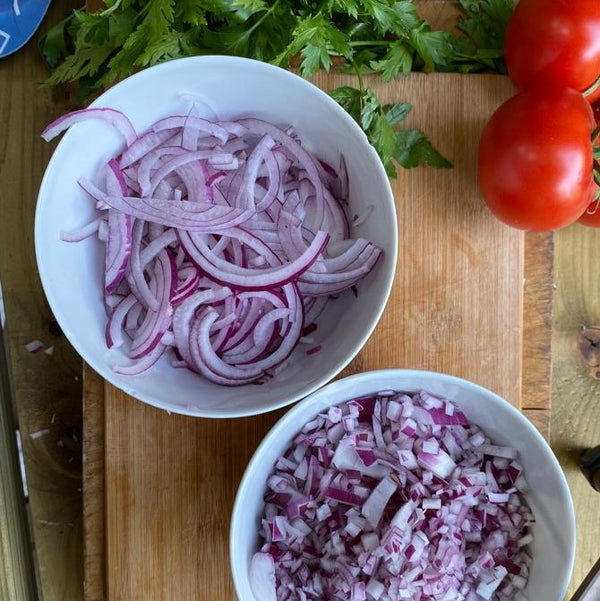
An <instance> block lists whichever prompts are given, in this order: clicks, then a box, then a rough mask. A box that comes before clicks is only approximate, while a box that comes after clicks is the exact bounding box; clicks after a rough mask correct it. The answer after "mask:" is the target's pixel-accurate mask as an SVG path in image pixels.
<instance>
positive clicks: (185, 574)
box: [84, 74, 552, 601]
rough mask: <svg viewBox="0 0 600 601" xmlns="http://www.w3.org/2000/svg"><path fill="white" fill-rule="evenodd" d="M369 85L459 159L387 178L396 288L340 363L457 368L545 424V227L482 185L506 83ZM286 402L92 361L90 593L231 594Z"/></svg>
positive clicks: (417, 80)
mask: <svg viewBox="0 0 600 601" xmlns="http://www.w3.org/2000/svg"><path fill="white" fill-rule="evenodd" d="M344 81H345V80H344V78H343V77H341V76H333V75H322V76H321V77H320V78H319V79H318V80H317V83H318V85H320V86H321V87H323V88H324V89H330V88H331V87H333V86H335V85H339V84H340V83H344ZM348 82H350V80H348ZM373 87H375V88H376V91H377V93H378V94H379V95H380V97H381V98H383V99H384V100H386V101H389V102H392V101H400V100H405V101H410V102H412V103H413V104H414V110H413V112H412V113H411V115H410V116H409V118H408V120H407V123H406V125H407V127H408V126H410V127H421V128H422V129H423V130H424V131H425V132H427V135H428V136H429V137H430V139H431V140H432V141H433V143H434V144H435V146H436V147H437V148H439V149H440V150H441V151H442V152H443V153H444V154H445V155H446V156H447V157H449V158H450V159H451V160H452V161H453V163H454V168H453V169H450V170H437V169H432V168H417V169H413V170H410V171H407V170H402V171H401V172H400V173H399V177H398V179H397V180H395V181H394V182H393V189H394V195H395V198H396V204H397V209H398V218H399V240H400V248H399V261H398V269H397V273H396V280H395V284H394V288H393V292H392V296H391V298H390V301H389V304H388V307H387V309H386V311H385V313H384V316H383V318H382V320H381V322H380V324H379V325H378V327H377V329H376V331H375V333H374V335H373V336H372V337H371V339H370V340H369V342H368V343H367V345H366V346H365V348H364V350H363V351H362V352H361V353H360V355H359V356H358V357H357V358H356V360H355V361H353V362H352V364H351V365H350V366H349V367H348V369H346V370H345V372H344V374H349V373H353V372H357V371H362V370H369V369H375V368H383V367H413V368H424V369H432V370H440V371H445V372H448V373H452V374H455V375H458V376H462V377H465V378H468V379H471V380H474V381H475V382H478V383H480V384H482V385H484V386H487V387H488V388H491V389H492V390H494V391H496V392H497V393H499V394H500V395H503V396H504V397H505V398H507V399H508V400H509V401H510V402H511V403H513V404H514V405H515V406H517V407H520V408H522V409H523V411H524V412H525V413H526V415H527V416H528V417H530V418H531V419H532V420H533V421H534V422H535V423H536V425H537V426H538V428H540V430H541V431H542V432H543V433H544V434H545V435H547V434H548V428H549V410H550V334H551V322H550V319H551V315H550V310H551V302H552V236H551V235H546V234H543V235H537V234H536V235H533V234H528V235H527V236H525V235H524V234H523V233H521V232H518V231H516V230H513V229H510V228H508V227H505V226H504V225H502V224H500V223H499V222H498V221H497V220H496V219H495V218H493V217H492V216H491V215H490V213H489V212H488V211H487V209H486V207H485V206H484V204H483V202H482V200H481V198H480V196H479V194H478V190H477V184H476V148H477V141H478V137H479V134H480V131H481V129H482V127H483V125H484V123H485V120H486V119H487V118H488V117H489V115H490V114H491V112H492V111H493V110H494V109H495V108H496V107H497V106H498V105H499V104H500V103H501V102H502V101H503V100H504V99H506V98H508V97H509V96H510V95H511V94H512V92H513V90H512V87H511V85H510V83H509V82H508V80H507V79H506V78H504V77H501V76H496V75H470V76H465V75H455V74H432V75H424V74H412V75H411V76H409V77H408V78H406V79H402V80H401V81H398V82H394V83H391V84H387V85H383V84H380V83H377V84H375V82H373ZM281 414H282V412H281V411H279V412H275V413H271V414H267V415H264V416H257V417H252V418H245V419H236V420H231V419H228V420H208V419H197V418H189V417H182V416H178V415H169V414H167V413H164V412H161V411H159V410H157V409H154V408H152V407H149V406H146V405H144V404H142V403H140V402H138V401H136V400H134V399H132V398H130V397H127V396H126V395H124V394H123V393H121V392H120V391H118V390H116V389H115V388H114V387H112V386H111V385H109V384H108V383H105V382H103V381H102V380H101V379H100V378H99V377H98V376H97V375H96V374H95V373H94V372H92V371H91V370H90V369H89V368H87V367H86V368H85V398H84V527H85V528H84V536H85V547H84V554H85V557H84V560H85V599H86V601H98V600H102V601H104V600H106V599H108V600H110V601H122V600H127V601H138V600H139V601H142V600H143V601H154V600H156V601H159V600H160V601H192V600H198V599H202V600H203V599H210V600H211V601H234V599H235V595H234V592H233V588H232V583H231V579H230V575H229V558H228V528H229V516H230V512H231V508H232V504H233V498H234V495H235V491H236V487H237V483H238V481H239V479H240V477H241V475H242V473H243V470H244V468H245V465H246V463H247V461H248V459H249V457H250V456H251V454H252V452H253V450H254V449H255V448H256V446H257V444H258V442H259V441H260V439H261V438H262V436H263V435H264V434H265V433H266V432H267V430H268V429H269V427H270V426H271V425H272V424H273V423H274V422H275V421H276V419H277V418H278V417H279V416H280V415H281ZM257 485H260V483H257ZM248 527H249V528H252V527H253V524H249V525H248Z"/></svg>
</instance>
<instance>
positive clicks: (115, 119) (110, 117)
mask: <svg viewBox="0 0 600 601" xmlns="http://www.w3.org/2000/svg"><path fill="white" fill-rule="evenodd" d="M89 119H100V120H102V121H106V122H107V123H109V124H110V125H112V126H113V127H114V128H115V129H116V130H117V131H118V132H119V133H120V134H122V135H123V137H124V138H125V141H126V142H127V146H131V145H132V144H133V143H134V142H135V141H136V139H137V134H136V132H135V128H134V127H133V125H132V124H131V121H130V120H129V119H128V118H127V117H126V116H125V115H124V114H123V113H122V112H121V111H116V110H114V109H111V108H89V109H82V110H78V111H73V112H71V113H67V114H66V115H63V116H62V117H59V118H58V119H56V120H55V121H53V122H52V123H50V124H49V125H48V126H47V127H46V128H45V129H44V131H43V132H42V133H41V134H40V135H41V136H42V138H43V139H44V140H46V142H49V141H50V140H52V139H53V138H55V137H56V136H58V135H59V134H61V133H62V132H63V131H65V130H66V129H69V127H71V125H75V124H76V123H81V122H82V121H88V120H89Z"/></svg>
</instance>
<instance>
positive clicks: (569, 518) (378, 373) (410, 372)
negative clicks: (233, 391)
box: [229, 368, 577, 601]
mask: <svg viewBox="0 0 600 601" xmlns="http://www.w3.org/2000/svg"><path fill="white" fill-rule="evenodd" d="M375 378H381V379H389V380H390V381H394V380H395V379H396V380H397V379H400V378H403V379H408V378H410V379H416V378H428V379H432V380H435V381H437V382H441V381H443V382H446V383H448V384H453V385H456V386H457V387H459V388H461V389H464V388H467V389H470V390H472V391H473V392H475V393H477V394H480V395H482V396H484V397H487V399H489V401H491V402H492V403H494V404H496V405H498V406H501V407H503V408H504V409H505V410H506V411H507V412H508V413H509V414H512V415H513V417H515V419H517V420H518V421H520V422H522V423H523V425H524V426H525V427H526V429H527V431H528V433H529V434H530V435H531V436H532V437H533V438H534V439H535V440H536V441H537V442H538V444H540V445H541V446H542V447H543V448H544V449H545V450H546V451H547V453H546V455H547V460H548V461H549V462H550V464H551V466H552V471H553V472H554V473H555V475H556V478H557V483H558V484H559V486H560V488H561V489H562V491H563V493H564V497H565V498H566V501H567V507H566V508H565V509H566V515H564V516H563V520H564V522H565V523H566V525H567V527H568V530H569V539H570V540H569V541H568V544H569V549H570V557H569V558H568V562H567V565H566V572H565V578H564V582H563V588H562V590H561V591H560V596H559V597H557V599H563V598H564V597H565V595H566V593H567V589H568V586H569V583H570V580H571V577H572V574H573V567H574V564H575V552H576V542H577V540H576V534H577V532H576V518H575V508H574V504H573V497H572V495H571V490H570V488H569V484H568V482H567V479H566V476H565V474H564V472H563V469H562V467H561V465H560V463H559V461H558V458H557V456H556V454H555V453H554V451H553V450H552V447H551V446H550V444H549V443H548V441H547V440H546V439H545V438H544V437H543V436H542V434H541V433H540V432H539V430H538V429H537V428H536V427H535V426H534V425H533V423H532V422H531V421H530V420H529V419H528V418H527V417H526V416H525V415H524V414H523V413H522V412H521V411H520V410H519V409H517V408H516V407H515V406H514V405H513V404H512V403H510V402H509V401H507V400H506V399H504V398H503V397H501V396H500V395H499V394H497V393H495V392H493V391H492V390H490V389H489V388H486V387H485V386H482V385H480V384H477V383H475V382H473V381H471V380H467V379H466V378H462V377H459V376H455V375H451V374H447V373H444V372H440V371H433V370H431V371H430V370H426V369H409V368H387V369H375V370H369V371H363V372H360V373H356V374H352V375H349V376H346V377H344V378H340V379H337V380H334V381H332V382H329V383H328V384H326V385H325V386H323V387H322V388H320V389H318V390H316V391H314V392H313V393H312V394H310V395H309V396H307V397H305V398H304V399H303V400H301V401H300V402H299V403H296V404H295V405H294V406H293V407H291V408H290V409H289V410H288V411H287V412H286V413H285V414H284V415H282V416H281V417H280V418H279V419H278V420H277V421H276V422H275V423H274V424H273V426H271V428H269V430H268V431H267V433H266V434H265V435H264V436H263V438H262V440H261V441H260V443H259V444H258V446H257V447H256V450H255V451H254V453H253V454H252V456H251V458H250V460H249V461H248V463H247V465H246V468H245V470H244V474H243V475H242V478H241V479H240V482H239V485H238V489H237V491H236V495H235V498H234V502H233V507H232V511H231V520H230V527H229V561H230V568H231V575H232V580H233V585H234V591H235V594H236V597H237V599H238V600H239V601H250V600H249V599H244V598H242V597H241V596H240V588H241V581H242V578H243V574H242V572H241V569H239V567H238V566H237V565H235V562H234V561H233V558H234V556H235V549H234V547H235V544H236V541H235V540H234V534H235V532H236V531H237V529H238V522H240V520H242V516H243V513H244V511H243V504H244V499H245V496H246V494H245V493H246V489H247V488H248V487H249V484H250V481H251V477H252V473H253V472H254V468H255V466H256V465H257V464H260V462H261V460H262V455H263V454H264V453H265V452H266V450H267V449H268V447H269V445H270V442H271V439H272V437H273V435H274V434H275V433H278V432H280V431H281V430H284V429H290V426H293V425H294V424H300V425H299V426H298V429H299V428H301V427H302V426H303V425H304V423H306V422H307V421H309V420H310V419H311V418H314V417H315V416H316V414H317V413H318V412H319V411H321V410H322V409H323V408H324V407H328V406H331V405H335V404H338V403H343V402H344V400H340V401H338V403H325V400H326V399H327V397H328V396H330V395H332V394H335V393H336V388H339V387H340V386H344V387H345V386H348V385H350V384H352V383H353V382H357V381H358V382H360V381H363V380H370V379H375ZM319 401H323V403H319ZM313 403H315V405H318V407H316V408H315V412H314V413H312V412H311V414H310V415H308V416H307V418H306V419H305V418H302V419H298V417H299V416H300V415H302V414H303V413H304V412H305V410H306V408H307V407H308V406H310V405H311V404H313ZM291 430H293V432H294V433H295V432H296V431H297V430H294V429H293V428H291Z"/></svg>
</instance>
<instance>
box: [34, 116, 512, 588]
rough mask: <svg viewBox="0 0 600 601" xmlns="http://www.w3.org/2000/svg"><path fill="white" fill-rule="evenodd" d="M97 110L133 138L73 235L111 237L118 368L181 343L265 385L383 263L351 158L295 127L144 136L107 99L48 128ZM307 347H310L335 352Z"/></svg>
mask: <svg viewBox="0 0 600 601" xmlns="http://www.w3.org/2000/svg"><path fill="white" fill-rule="evenodd" d="M85 119H102V120H104V121H106V122H108V123H109V124H111V125H112V126H114V127H115V128H117V129H118V130H119V131H120V132H121V133H122V135H123V137H124V138H125V140H126V143H127V146H126V147H125V149H124V150H123V151H122V152H121V154H120V155H119V156H116V157H114V158H113V159H111V160H110V161H109V162H108V163H107V165H105V166H104V167H103V168H102V170H101V171H100V173H99V174H98V177H97V178H94V181H90V180H88V179H84V178H80V179H79V184H80V186H81V188H82V189H83V190H85V192H86V193H87V194H88V195H89V196H90V197H91V198H92V199H93V200H94V202H95V206H96V208H97V209H98V210H99V211H101V212H102V215H101V216H100V217H99V218H98V219H96V220H94V221H92V222H91V223H90V224H88V225H87V226H84V228H81V229H80V230H78V231H76V232H71V233H70V234H69V233H67V234H65V235H64V239H65V240H73V241H79V240H80V239H83V238H84V237H87V236H89V235H91V234H94V233H95V232H96V231H97V232H98V237H99V239H102V240H104V241H105V242H106V249H105V261H106V266H105V282H104V287H105V306H106V310H107V315H108V321H107V326H106V342H107V345H108V346H109V347H121V348H123V349H124V350H125V352H126V353H127V355H128V356H129V358H131V359H132V360H133V363H132V364H130V365H126V366H120V367H117V368H115V369H116V371H117V372H118V373H122V374H137V373H142V371H143V370H144V369H147V368H148V367H150V366H151V365H153V364H154V363H155V362H156V361H157V360H158V359H159V358H160V356H161V354H162V353H164V352H165V351H166V350H167V349H169V348H172V349H174V352H175V354H176V356H175V359H172V360H171V363H172V364H173V363H174V362H177V363H180V360H182V361H183V362H184V364H185V365H187V367H188V368H190V369H192V370H194V371H196V372H198V373H200V374H202V375H203V376H204V377H206V378H208V379H210V380H212V381H213V382H216V383H219V384H230V385H239V384H246V383H251V382H252V383H261V382H264V381H266V380H267V379H269V378H270V377H272V376H273V375H274V374H276V373H277V372H278V370H281V369H283V367H284V366H285V365H286V362H287V360H288V358H289V356H290V354H291V353H292V352H293V350H294V348H295V347H296V345H297V344H298V343H299V341H300V340H301V339H302V337H303V336H306V335H307V334H308V333H310V332H312V331H314V330H315V328H316V327H317V325H316V323H315V321H316V319H317V318H318V317H319V315H320V314H321V312H322V311H323V309H324V307H325V306H326V304H327V302H328V299H329V297H330V296H331V295H334V294H335V295H337V294H339V293H341V292H343V291H344V290H347V289H349V290H352V292H353V293H355V292H356V290H355V285H356V283H357V282H358V281H359V280H360V279H362V278H363V277H364V276H366V275H367V274H368V273H370V272H371V271H372V269H373V268H374V266H375V264H376V263H377V261H378V258H379V256H380V254H381V251H380V249H378V248H376V247H375V246H374V245H373V244H372V243H371V242H369V241H368V240H364V239H357V240H353V239H350V237H349V223H348V219H347V216H346V214H345V211H344V205H345V204H347V194H348V173H347V169H346V166H345V162H344V159H343V157H342V158H341V159H340V168H339V174H338V173H336V170H335V169H333V168H332V167H331V166H330V165H328V164H326V163H324V162H323V161H320V160H319V159H318V158H316V157H314V156H313V155H312V154H311V153H309V152H308V151H307V150H306V149H305V148H304V146H303V145H302V143H301V141H300V140H298V137H297V136H296V134H295V132H294V131H293V130H292V129H291V128H280V127H277V126H275V125H273V124H271V123H267V122H265V121H261V120H260V119H254V118H246V119H240V120H239V121H235V122H234V121H220V122H211V121H208V120H206V119H202V118H200V117H197V116H195V115H192V114H190V115H174V116H169V117H166V118H164V119H161V120H160V121H158V122H156V123H154V124H153V125H152V126H151V127H150V129H149V130H148V131H146V132H144V133H142V134H141V135H139V136H138V135H137V134H136V132H135V131H134V129H133V126H132V125H131V122H130V121H129V119H128V118H127V117H126V116H125V115H123V114H122V113H120V112H119V111H116V110H113V109H105V108H102V109H88V110H83V111H75V112H73V113H70V114H68V115H66V116H64V117H61V118H60V119H58V120H56V121H55V122H54V123H52V124H50V125H49V126H48V128H46V130H44V133H43V137H44V138H45V139H51V138H52V137H54V136H55V135H57V134H58V133H60V132H61V131H63V130H64V129H66V128H68V127H69V126H70V125H72V124H74V123H78V122H80V121H83V120H85ZM304 342H306V343H307V344H310V345H311V346H309V348H308V349H307V350H306V353H307V354H309V355H311V354H314V353H317V352H320V351H321V350H322V349H323V348H324V345H323V344H322V343H320V342H319V343H315V342H314V340H313V339H310V340H309V339H307V338H304ZM405 427H406V428H408V427H409V424H405ZM340 428H342V425H341V423H340ZM390 471H391V470H389V469H388V470H387V472H388V473H389V472H390ZM514 472H515V469H514V468H513V475H514ZM517 477H518V476H517ZM330 484H331V486H330V490H331V492H332V494H334V491H335V490H342V489H340V488H339V485H340V483H338V482H333V483H330ZM364 493H365V491H361V490H357V491H355V492H353V493H352V494H354V495H356V496H357V498H361V499H363V497H364V498H365V499H366V496H365V494H364ZM372 503H373V504H374V506H373V515H372V518H371V519H375V516H376V513H377V507H378V506H377V504H376V502H375V498H373V501H372ZM289 527H290V529H292V530H295V531H298V532H302V529H303V526H302V524H300V523H296V524H295V525H290V526H289ZM352 527H353V528H359V525H358V524H356V523H355V524H354V525H353V526H352ZM365 591H366V588H365V587H358V588H356V590H355V591H354V592H353V595H354V598H356V599H359V598H361V596H362V595H363V594H366V592H365Z"/></svg>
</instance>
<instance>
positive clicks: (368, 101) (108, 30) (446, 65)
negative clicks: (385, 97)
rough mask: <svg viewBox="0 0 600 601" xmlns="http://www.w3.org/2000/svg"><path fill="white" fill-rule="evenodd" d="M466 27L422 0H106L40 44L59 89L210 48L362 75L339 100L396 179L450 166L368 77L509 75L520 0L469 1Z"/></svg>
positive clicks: (94, 84)
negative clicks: (421, 8)
mask: <svg viewBox="0 0 600 601" xmlns="http://www.w3.org/2000/svg"><path fill="white" fill-rule="evenodd" d="M459 2H460V6H461V9H462V12H463V16H462V17H461V18H460V19H459V22H458V29H459V30H460V33H459V34H458V35H457V34H453V33H449V32H446V31H437V30H433V29H432V28H431V26H430V25H429V23H427V22H426V21H425V20H423V19H422V18H421V17H420V16H419V14H418V11H417V6H416V4H415V2H414V1H413V0H105V5H106V8H105V9H104V10H102V11H99V12H97V13H94V14H89V13H87V12H86V11H84V10H75V11H73V13H71V14H70V15H69V16H68V17H67V18H66V19H65V20H64V21H62V22H60V23H58V24H57V25H56V26H55V27H54V28H52V29H51V30H50V31H49V32H48V33H47V34H46V36H44V38H43V39H42V40H41V42H40V49H41V52H42V55H43V57H44V59H45V60H46V62H47V64H48V65H49V67H50V68H51V69H52V73H51V75H50V77H49V78H48V80H47V84H49V85H57V84H60V83H63V82H78V85H79V88H80V91H81V93H82V94H88V93H93V92H95V91H97V90H100V89H101V88H103V87H105V86H108V85H110V84H112V83H114V82H116V81H118V80H119V79H122V78H124V77H127V76H128V75H130V74H131V73H133V72H134V71H135V70H138V69H141V68H144V67H147V66H150V65H154V64H156V63H159V62H162V61H166V60H170V59H174V58H179V57H184V56H191V55H199V54H230V55H236V56H247V57H251V58H255V59H258V60H263V61H267V62H271V63H273V64H276V65H279V66H281V67H284V68H292V65H294V66H296V65H298V66H299V71H300V73H301V74H302V75H303V76H305V77H308V76H310V75H312V74H314V73H315V72H316V71H318V70H319V69H325V70H330V69H333V68H342V69H346V70H350V69H351V70H353V71H354V72H355V73H356V75H357V80H358V87H357V88H353V87H349V86H343V87H340V88H337V89H336V90H334V91H333V92H332V94H331V95H332V97H333V98H334V99H335V100H336V101H337V102H338V103H339V104H340V105H341V106H342V107H343V108H344V109H346V110H347V111H348V112H349V113H350V115H352V117H353V118H354V119H355V120H356V121H357V123H359V124H360V126H361V127H362V128H363V130H364V131H365V133H366V134H367V136H368V138H369V141H370V142H371V144H373V146H374V147H375V149H376V150H377V152H378V153H379V155H380V157H381V159H382V161H383V163H384V165H385V168H386V171H387V173H388V174H389V175H390V177H394V176H395V175H396V163H398V164H400V165H402V166H404V167H414V166H416V165H419V164H425V165H432V166H436V167H449V166H451V165H450V163H449V162H448V161H447V160H446V159H445V158H444V157H443V156H442V155H440V154H439V153H438V152H437V151H436V150H435V149H434V148H433V146H432V145H431V143H430V142H429V141H428V140H427V138H426V136H425V134H424V133H423V132H421V131H419V130H398V129H397V127H396V126H397V125H398V124H399V123H400V122H401V121H402V120H403V119H404V117H405V116H406V114H407V113H408V111H410V105H407V104H405V103H398V104H394V105H382V104H381V103H380V102H379V100H378V99H377V97H376V96H375V94H374V92H373V90H371V89H369V88H365V87H364V86H363V83H362V75H363V74H366V73H377V74H379V75H380V76H381V78H382V80H383V81H390V80H392V79H394V78H396V77H399V76H402V75H406V74H408V73H410V72H411V71H416V70H426V71H459V72H465V73H466V72H474V71H482V70H493V71H498V72H505V65H504V61H503V40H504V32H505V29H506V25H507V23H508V19H509V17H510V15H511V14H512V11H513V9H514V0H459Z"/></svg>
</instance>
